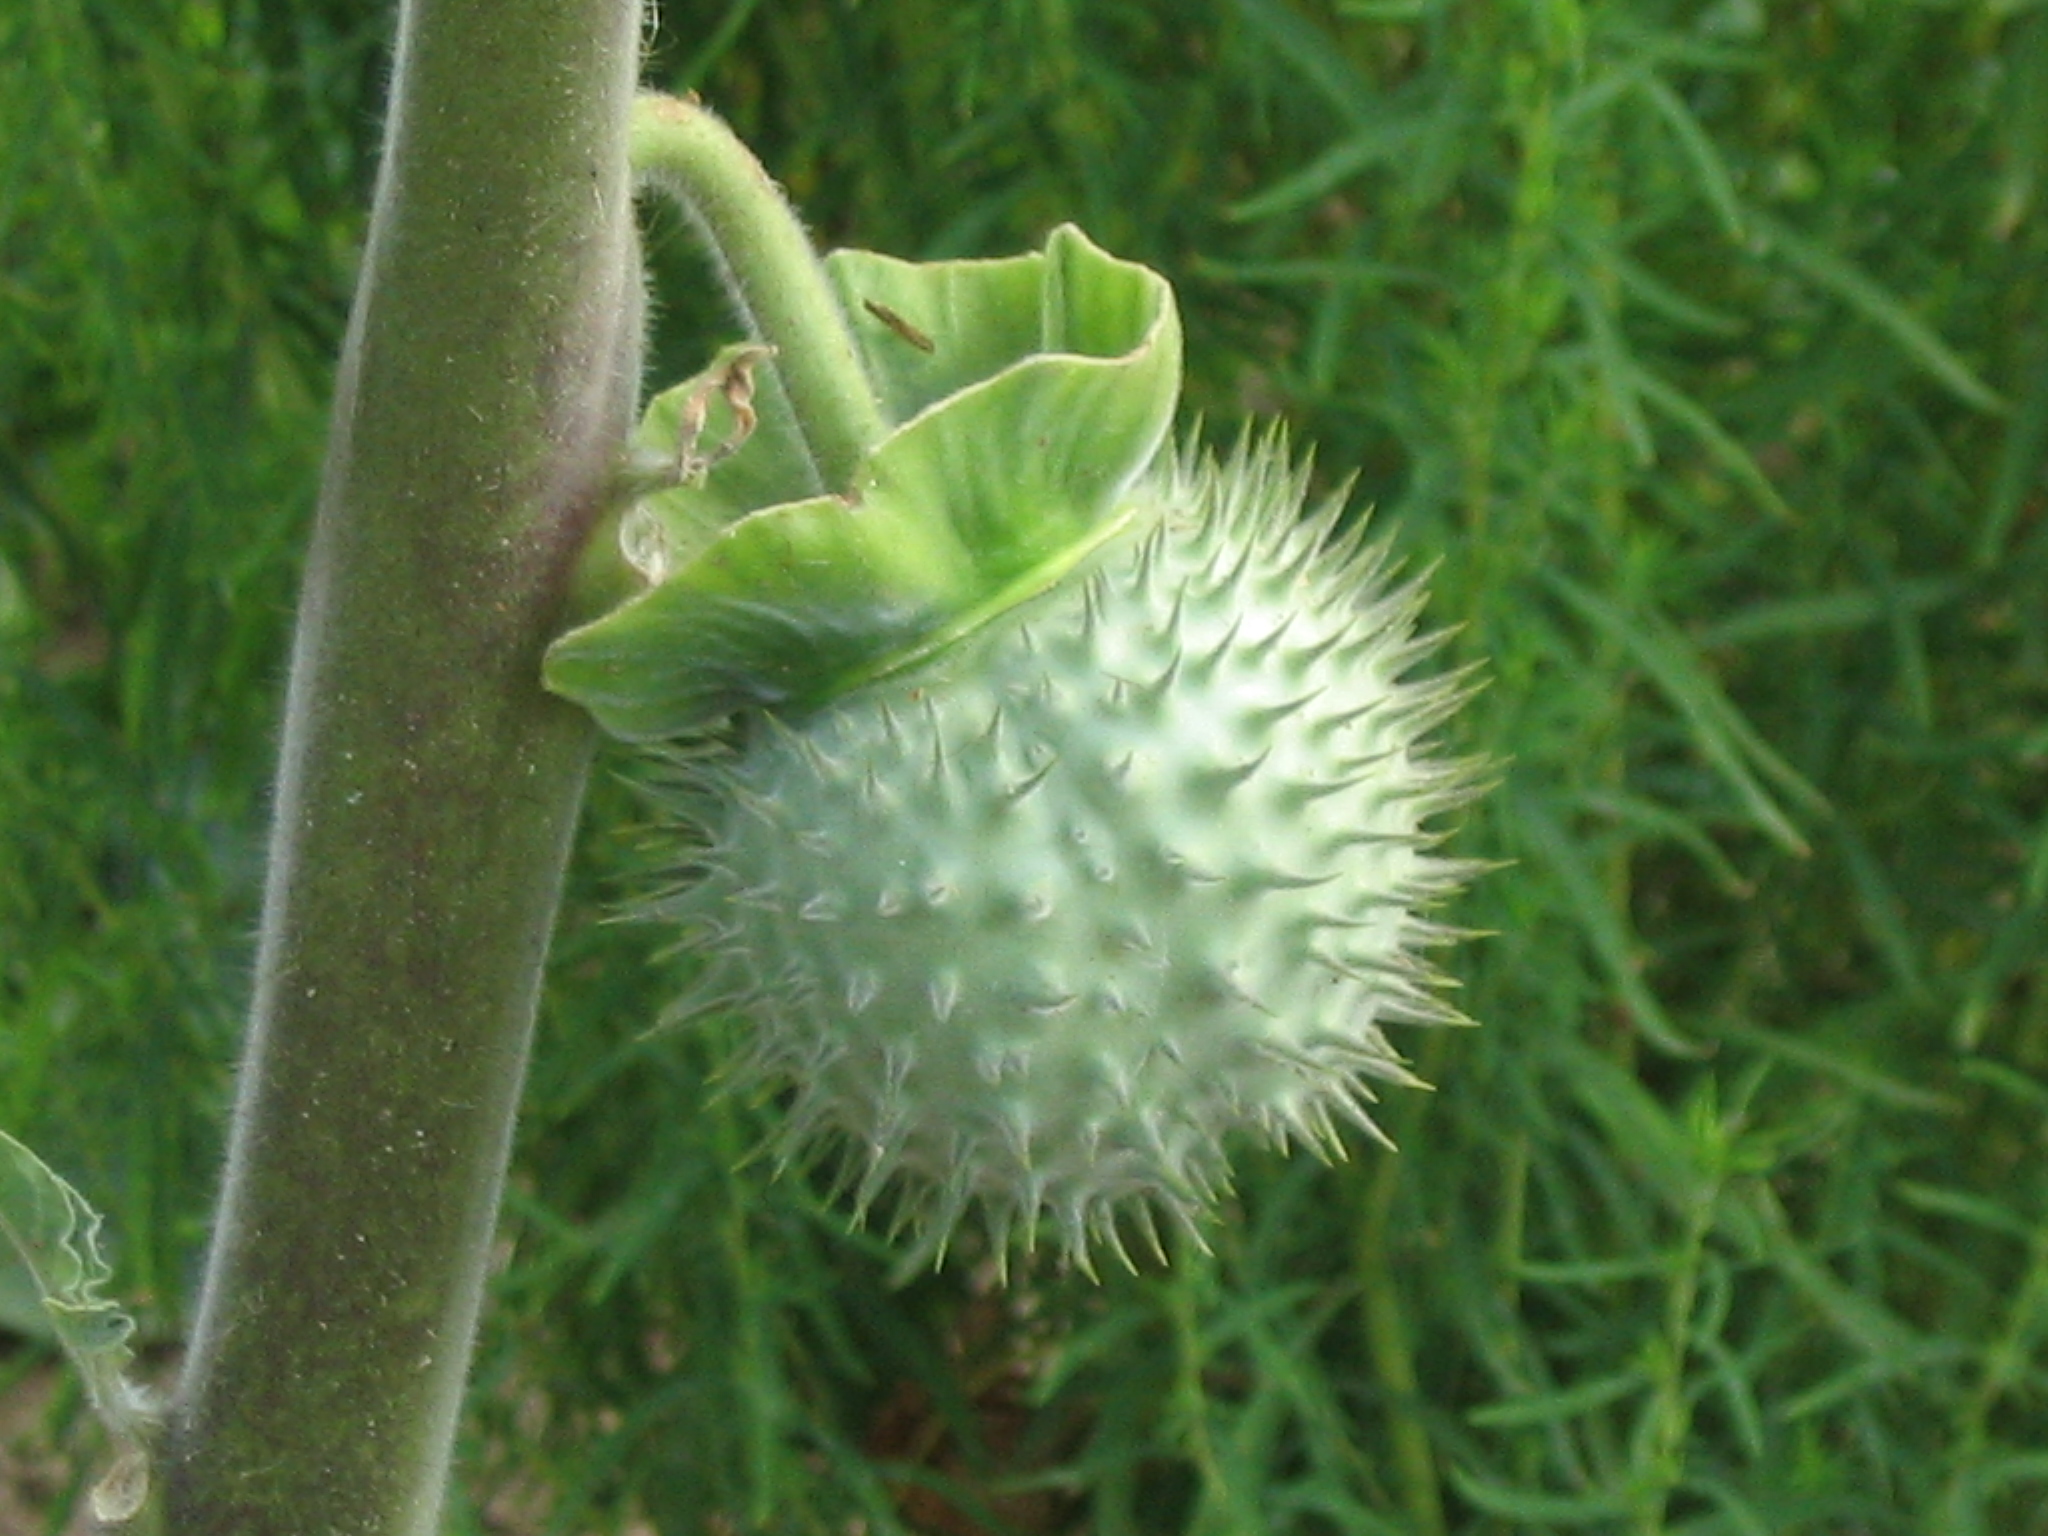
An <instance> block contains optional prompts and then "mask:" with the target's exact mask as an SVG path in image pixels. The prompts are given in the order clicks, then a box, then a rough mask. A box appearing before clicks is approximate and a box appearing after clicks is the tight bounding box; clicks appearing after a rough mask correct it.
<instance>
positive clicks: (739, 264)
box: [633, 95, 889, 500]
mask: <svg viewBox="0 0 2048 1536" xmlns="http://www.w3.org/2000/svg"><path fill="white" fill-rule="evenodd" d="M633 163H634V165H635V166H636V167H637V168H638V169H639V170H640V172H641V174H642V175H643V176H644V177H645V178H646V180H647V181H648V182H650V183H651V184H652V185H653V186H655V187H656V188H658V189H659V190H661V191H663V192H665V193H667V194H668V195H669V196H671V197H673V198H674V199H675V200H676V201H677V203H678V204H680V205H681V207H682V208H683V210H684V211H685V212H686V213H687V214H688V215H689V216H690V219H691V221H692V222H693V223H695V225H696V226H697V232H698V234H699V235H700V236H701V237H702V239H703V241H704V244H705V247H706V248H707V249H708V250H709V251H711V253H712V255H713V257H714V258H715V259H716V261H717V262H718V266H719V271H720V276H721V277H723V279H724V280H725V285H726V289H727V291H728V292H729V293H730V294H731V295H732V301H733V304H734V306H735V307H736V308H737V309H738V310H739V311H740V317H741V319H742V320H743V321H744V322H745V323H746V325H747V328H748V329H749V330H750V331H751V332H753V334H754V336H755V338H756V339H757V340H759V341H762V342H764V343H766V344H767V345H768V346H770V347H772V348H773V349H774V355H773V356H772V357H770V358H768V359H767V360H766V362H765V363H764V365H763V370H762V371H763V373H764V375H765V378H764V385H765V388H766V391H767V393H768V398H767V399H766V400H764V402H763V417H764V420H767V419H770V418H771V417H772V413H774V412H775V411H776V410H777V409H778V408H779V407H781V406H786V407H787V410H788V412H789V415H790V417H791V424H792V425H793V427H794V433H795V438H796V441H794V442H792V443H791V444H789V445H788V446H789V447H790V448H791V449H792V450H793V452H792V454H791V455H789V457H791V458H793V459H794V461H795V462H796V463H799V464H802V465H805V466H807V468H808V473H807V476H806V483H803V484H799V485H792V486H790V487H789V488H788V496H789V499H791V500H794V499H796V498H798V497H802V496H817V495H824V494H828V493H831V492H835V491H843V490H845V489H846V488H847V487H848V486H849V485H850V484H851V483H852V481H853V476H854V471H855V470H856V469H857V468H858V467H859V465H860V462H861V460H862V459H863V458H864V457H865V456H866V455H867V453H868V451H869V450H870V449H872V448H873V447H874V446H875V444H876V443H877V442H879V441H880V440H881V439H882V437H883V435H884V434H885V433H886V432H887V431H888V426H889V424H888V422H887V421H886V420H885V419H884V417H883V414H882V408H881V405H880V402H879V401H877V400H876V398H875V395H874V391H873V389H872V387H871V386H870V384H869V382H868V377H867V372H866V370H865V369H863V368H862V367H861V364H860V359H859V355H858V353H857V352H856V350H855V347H854V341H853V335H852V333H851V332H850V331H849V330H848V329H847V328H846V320H845V317H844V315H843V314H842V313H841V311H840V307H839V301H838V299H837V298H836V297H835V296H834V294H833V292H832V288H831V285H830V283H829V282H828V281H827V280H826V277H825V269H824V267H823V266H822V265H821V264H820V263H819V261H818V258H817V255H816V253H815V252H814V251H813V249H812V246H811V240H810V236H809V235H808V234H806V233H805V232H804V228H803V225H802V224H801V223H800V222H799V221H798V219H797V216H796V213H795V211H794V210H793V209H791V207H790V206H789V204H788V202H787V201H786V200H785V199H784V197H783V196H782V193H781V192H780V191H779V190H778V189H777V188H776V186H775V185H774V183H773V182H771V181H770V180H769V179H768V173H767V172H766V171H765V170H763V169H762V167H761V163H760V162H759V161H758V160H756V159H755V158H754V154H753V151H752V150H750V149H748V148H747V147H746V145H744V144H742V143H741V142H740V141H739V139H738V138H737V137H736V136H735V135H734V134H733V131H732V130H731V129H730V128H728V127H726V126H725V124H724V123H722V122H720V121H719V119H718V118H717V117H716V116H714V115H713V114H712V113H711V112H710V111H709V110H708V109H707V108H705V107H703V106H700V105H699V104H698V103H697V102H695V101H684V100H682V99H680V98H678V97H674V96H652V95H650V96H643V97H642V98H641V99H640V103H639V105H638V107H637V108H636V109H635V111H634V114H633Z"/></svg>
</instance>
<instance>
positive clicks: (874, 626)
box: [544, 227, 1180, 741]
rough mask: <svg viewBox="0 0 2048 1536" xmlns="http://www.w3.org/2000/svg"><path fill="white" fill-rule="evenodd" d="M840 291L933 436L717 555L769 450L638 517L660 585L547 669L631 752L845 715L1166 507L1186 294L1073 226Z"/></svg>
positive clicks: (759, 516) (846, 268) (873, 354)
mask: <svg viewBox="0 0 2048 1536" xmlns="http://www.w3.org/2000/svg"><path fill="white" fill-rule="evenodd" d="M831 271H832V274H833V279H834V282H835V283H836V284H838V285H839V287H840V291H841V293H842V295H843V296H845V297H846V298H848V299H849V300H851V299H858V300H859V301H860V303H861V306H862V308H861V312H860V313H859V314H850V315H849V319H850V322H851V323H852V324H853V326H854V329H855V333H856V336H857V337H858V338H859V345H860V346H861V348H862V350H863V354H864V362H865V363H866V365H867V367H868V368H869V369H870V370H871V377H872V379H873V381H874V383H875V385H876V387H877V389H878V391H879V392H880V394H881V395H882V397H883V398H884V400H885V401H886V402H887V403H888V404H889V406H890V407H891V408H892V409H893V410H895V411H907V412H910V413H911V414H910V417H909V420H908V421H907V422H906V423H905V424H904V425H903V426H901V427H899V428H897V429H896V430H895V431H894V432H892V433H890V434H889V436H887V437H886V438H884V439H883V440H882V442H881V443H880V444H879V445H877V446H876V448H875V449H874V450H873V452H872V453H871V454H870V455H869V457H868V458H867V460H866V462H865V463H864V464H863V465H862V466H861V468H860V470H859V471H858V472H857V474H856V476H855V480H854V483H853V485H851V486H850V487H848V488H847V489H846V490H845V491H844V492H843V493H840V494H836V495H831V496H820V497H811V498H809V499H806V500H802V501H794V502H785V503H783V504H781V505H777V506H769V507H763V508H760V509H759V510H754V511H750V512H748V513H747V514H746V515H744V516H740V517H738V518H737V520H730V521H728V523H727V526H724V527H723V528H722V529H720V530H719V531H718V532H717V533H716V534H715V535H714V536H712V537H710V538H709V539H708V540H706V539H704V538H703V537H702V534H701V531H700V530H702V529H703V528H704V527H705V526H706V524H707V522H716V521H719V520H721V519H724V518H727V517H729V514H730V513H731V511H732V510H733V509H734V508H735V507H736V506H737V505H738V502H739V500H740V499H743V493H741V494H739V495H736V494H735V491H734V489H733V488H734V487H735V486H737V485H742V484H743V483H745V482H747V481H749V480H750V479H752V478H753V477H756V476H758V475H759V473H760V466H759V463H758V461H757V460H756V459H755V458H754V457H753V456H752V454H751V452H750V450H751V448H752V445H751V444H748V445H746V446H745V447H742V448H741V449H739V450H738V451H737V452H735V453H734V454H733V455H732V456H731V457H730V458H729V459H727V460H726V461H725V462H724V463H723V464H721V465H720V466H718V467H717V468H715V469H713V470H711V471H710V472H709V473H708V474H707V475H706V476H705V479H704V485H703V487H702V489H693V488H684V489H683V490H681V491H678V492H675V493H672V494H669V495H665V496H661V497H656V498H653V500H652V504H651V505H650V506H649V507H647V508H645V509H643V512H637V513H635V514H633V515H631V516H629V517H628V518H627V520H626V526H625V529H624V532H623V535H622V536H623V539H624V541H625V543H626V546H627V549H628V551H629V555H630V557H631V558H632V559H633V560H634V561H635V563H636V564H638V565H639V566H640V567H641V569H642V571H643V573H644V574H646V575H647V576H649V577H650V578H651V579H652V581H653V583H654V584H653V585H651V586H650V587H648V588H647V589H646V590H645V591H643V592H641V593H639V594H638V595H636V596H634V597H632V598H630V599H628V600H627V601H626V602H625V603H624V604H622V605H621V606H620V607H619V608H617V609H615V610H613V611H612V612H611V613H609V614H607V615H605V616H604V617H602V618H599V619H597V620H595V621H593V622H592V623H589V624H586V625H583V626H581V627H580V628H577V629H575V630H572V631H570V632H569V633H568V634H566V635H564V636H563V637H562V638H561V639H560V640H558V641H557V642H556V643H555V645H554V646H553V647H552V648H551V649H550V651H549V653H548V657H547V661H546V666H545V671H544V676H545V679H546V682H547V685H548V686H549V687H550V688H552V689H554V690H555V691H556V692H557V693H560V694H562V695H564V696H565V697H567V698H570V699H573V700H575V701H576V702H577V703H579V704H581V705H583V706H584V707H585V708H587V709H589V710H590V711H591V712H592V713H593V714H594V715H595V716H596V717H597V719H598V721H599V723H600V724H602V725H603V726H604V727H605V728H606V729H607V730H608V731H610V732H612V734H614V735H616V736H619V737H622V738H625V739H627V740H634V741H648V740H661V739H667V738H673V737H676V736H680V735H685V734H688V733H689V732H691V731H693V730H697V729H700V728H702V727H704V726H706V725H709V724H711V723H713V722H715V721H716V720H718V719H720V718H722V717H723V716H725V715H727V714H729V713H731V712H732V711H733V710H734V709H737V708H741V707H745V706H750V705H758V706H772V707H785V708H788V707H794V708H802V707H805V706H808V705H812V704H815V703H818V702H821V701H823V700H824V699H827V698H830V697H832V696H833V695H835V694H837V693H841V692H844V691H845V690H846V689H848V688H851V687H855V686H858V685H859V684H860V683H861V682H863V681H866V680H867V679H869V678H871V677H873V676H875V675H877V674H879V673H881V672H885V671H888V670H891V669H893V668H895V667H899V666H902V665H905V664H907V663H908V662H910V661H912V660H914V659H916V658H917V657H919V656H922V655H925V654H928V653H929V652H931V651H933V650H935V649H938V648H939V647H941V646H944V645H946V644H949V643H951V642H952V641H953V640H955V639H957V638H959V637H960V636H961V635H963V634H965V633H968V632H969V631H971V630H973V629H974V628H976V627H978V626H979V625H980V624H982V623H985V622H986V621H987V620H988V619H989V618H990V617H991V616H993V614H995V613H997V612H1001V611H1003V610H1004V609H1007V608H1009V607H1011V606H1014V605H1015V604H1016V603H1018V602H1021V601H1023V600H1025V599H1026V598H1028V597H1030V596H1032V595H1034V594H1035V593H1037V592H1039V591H1041V590H1043V589H1044V588H1045V587H1046V586H1047V585H1049V584H1050V583H1051V582H1052V581H1054V580H1056V579H1057V578H1058V577H1059V576H1060V574H1062V573H1063V572H1064V571H1066V570H1067V569H1069V568H1070V567H1071V566H1073V565H1074V564H1075V563H1076V562H1077V561H1079V560H1080V559H1082V558H1083V557H1085V556H1086V555H1087V554H1088V553H1089V552H1090V551H1091V550H1092V549H1094V548H1095V547H1096V546H1097V545H1099V544H1100V543H1101V542H1102V541H1103V540H1105V539H1107V538H1108V537H1110V536H1111V535H1113V534H1114V533H1115V532H1116V531H1117V530H1118V529H1119V528H1120V527H1121V526H1123V525H1124V524H1125V523H1126V522H1128V521H1129V520H1130V519H1132V518H1133V517H1136V516H1139V515H1141V513H1142V512H1143V510H1144V508H1145V505H1146V504H1145V503H1144V501H1143V499H1142V498H1132V497H1129V496H1128V495H1127V494H1126V493H1127V492H1128V491H1129V490H1130V489H1131V487H1132V484H1133V482H1134V481H1135V480H1136V479H1137V477H1138V476H1139V475H1140V474H1141V472H1142V471H1143V470H1144V469H1145V468H1146V466H1147V465H1149V464H1150V463H1151V461H1152V459H1153V457H1154V455H1155V454H1156V453H1157V451H1158V448H1159V445H1160V443H1161V442H1162V441H1163V440H1164V438H1165V435H1166V431H1167V428H1168V426H1169V425H1170V423H1171V419H1172V415H1173V409H1174V405H1175V403H1176V401H1177V399H1178V396H1179V388H1180V327H1179V319H1178V317H1177V315H1176V313H1175V310H1174V305H1173V295H1172V291H1171V290H1170V289H1169V288H1168V287H1167V285H1166V282H1165V280H1164V279H1162V278H1160V277H1159V276H1158V275H1157V274H1155V273H1152V272H1150V271H1148V270H1146V269H1145V268H1143V267H1139V266H1135V265H1133V264H1131V263H1128V262H1121V261H1117V260H1115V259H1114V258H1112V257H1110V256H1107V255H1105V254H1104V253H1103V252H1102V251H1100V250H1098V249H1097V248H1096V247H1095V246H1093V245H1091V244H1090V243H1089V242H1088V240H1087V238H1086V237H1085V236H1084V235H1082V234H1081V233H1080V232H1079V231H1078V230H1075V229H1073V228H1071V227H1066V228H1062V229H1059V230H1056V231H1054V233H1053V235H1052V238H1051V239H1050V240H1049V241H1048V243H1047V246H1046V249H1045V251H1044V252H1043V253H1042V254H1040V255H1036V256H1027V257H1020V258H1016V259H1015V260H1010V261H1000V262H946V263H939V264H936V265H933V266H926V267H917V266H912V265H910V264H909V263H904V262H896V261H891V260H889V259H887V258H884V257H876V256H868V255H865V254H862V253H850V252H849V253H841V254H840V255H839V256H836V257H835V258H833V265H832V267H831ZM1027 278H1028V279H1029V281H1028V282H1027V281H1026V279H1027ZM877 294H880V295H882V297H879V298H877V297H876V295H877ZM870 302H872V303H873V304H875V305H876V306H878V308H879V309H880V310H881V311H882V312H885V313H886V314H887V315H889V316H890V317H892V318H893V323H892V321H891V320H881V319H879V318H878V316H877V315H876V314H875V313H871V312H869V311H868V309H867V308H866V306H867V304H869V303H870ZM899 326H900V327H901V328H902V329H899ZM905 330H907V331H908V332H909V333H910V335H908V336H906V335H905V334H904V331H905ZM912 337H915V338H916V339H915V340H913V339H911V338H912ZM922 341H929V342H930V344H931V350H930V351H926V350H925V348H924V347H923V346H922V345H921V344H920V343H921V342H922ZM701 378H702V376H700V379H701ZM692 387H698V388H701V386H700V385H697V384H696V383H695V381H693V386H692ZM666 398H667V397H664V399H666ZM664 409H673V407H664ZM642 446H643V449H644V448H645V447H646V444H645V443H644V442H643V445H642ZM692 497H695V498H698V500H697V502H696V503H694V504H693V503H692V502H691V500H690V498H692ZM705 498H717V504H716V505H713V504H712V503H711V502H709V501H706V500H705Z"/></svg>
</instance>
